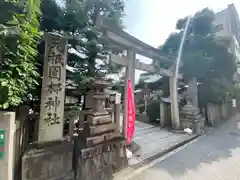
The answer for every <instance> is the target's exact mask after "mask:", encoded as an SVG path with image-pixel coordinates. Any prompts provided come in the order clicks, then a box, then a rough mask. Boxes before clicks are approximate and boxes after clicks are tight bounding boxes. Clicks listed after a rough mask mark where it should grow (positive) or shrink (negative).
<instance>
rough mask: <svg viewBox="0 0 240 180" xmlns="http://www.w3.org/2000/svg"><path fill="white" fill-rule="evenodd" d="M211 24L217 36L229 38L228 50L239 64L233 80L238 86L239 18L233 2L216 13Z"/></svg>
mask: <svg viewBox="0 0 240 180" xmlns="http://www.w3.org/2000/svg"><path fill="white" fill-rule="evenodd" d="M213 24H214V26H215V29H214V30H215V33H216V35H217V36H220V37H229V38H230V40H231V46H230V47H229V51H230V52H232V53H233V54H234V56H235V59H236V64H239V65H238V68H237V72H236V73H235V75H234V77H233V80H234V81H235V85H236V86H238V87H240V86H239V85H240V20H239V15H238V12H237V9H236V7H235V6H234V4H230V5H228V7H227V8H226V9H224V10H222V11H220V12H218V13H216V17H215V20H214V22H213Z"/></svg>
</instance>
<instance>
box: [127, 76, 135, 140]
mask: <svg viewBox="0 0 240 180" xmlns="http://www.w3.org/2000/svg"><path fill="white" fill-rule="evenodd" d="M127 86H128V91H127V93H128V99H127V102H128V103H127V142H128V144H130V143H131V141H132V137H133V134H134V131H135V119H136V113H135V104H134V96H133V89H132V84H131V81H130V80H128V84H127Z"/></svg>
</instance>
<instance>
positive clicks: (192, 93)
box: [187, 77, 198, 108]
mask: <svg viewBox="0 0 240 180" xmlns="http://www.w3.org/2000/svg"><path fill="white" fill-rule="evenodd" d="M187 93H188V96H189V98H190V99H191V101H192V105H194V106H195V107H196V108H198V87H197V79H196V78H195V77H194V78H192V79H191V81H190V82H189V83H188V90H187Z"/></svg>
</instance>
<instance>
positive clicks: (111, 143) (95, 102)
mask: <svg viewBox="0 0 240 180" xmlns="http://www.w3.org/2000/svg"><path fill="white" fill-rule="evenodd" d="M109 85H110V83H108V82H106V81H104V80H97V81H95V82H94V83H93V84H92V86H91V91H90V92H89V93H88V94H87V98H86V99H87V101H88V102H87V108H88V110H87V113H86V120H85V122H84V128H83V133H81V134H80V140H81V141H82V140H83V142H84V145H83V146H82V147H80V149H81V150H80V151H81V153H80V154H81V155H80V157H79V163H78V171H77V174H78V175H77V177H78V178H77V180H95V179H99V180H101V179H104V178H106V177H107V178H109V179H110V178H111V176H112V175H113V173H114V172H115V171H116V170H119V169H121V168H122V167H124V166H126V165H127V157H126V149H125V148H126V140H125V139H124V138H123V136H122V135H121V133H120V131H119V129H118V127H117V124H116V123H115V122H113V121H112V118H111V116H110V114H109V112H107V110H106V107H105V102H106V99H107V98H108V97H109V94H108V93H106V88H107V87H108V86H109ZM83 113H84V112H83ZM89 172H91V173H89ZM100 177H102V178H100Z"/></svg>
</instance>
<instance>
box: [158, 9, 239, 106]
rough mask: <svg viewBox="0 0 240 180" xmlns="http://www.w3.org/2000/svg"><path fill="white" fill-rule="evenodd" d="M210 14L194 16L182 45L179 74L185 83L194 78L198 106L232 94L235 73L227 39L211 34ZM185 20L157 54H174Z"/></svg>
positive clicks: (212, 30) (211, 17)
mask: <svg viewBox="0 0 240 180" xmlns="http://www.w3.org/2000/svg"><path fill="white" fill-rule="evenodd" d="M214 18H215V15H214V13H213V12H212V11H211V10H209V9H207V8H206V9H203V10H201V11H199V12H197V13H196V14H195V16H194V17H193V18H192V20H191V23H190V25H189V30H188V33H187V37H186V41H185V44H184V50H183V56H182V62H183V64H184V65H183V67H182V68H181V73H182V74H183V76H184V79H185V80H186V81H188V80H189V79H191V78H192V77H196V78H197V79H198V81H199V82H200V83H201V85H200V89H199V91H200V101H201V104H202V105H203V104H206V103H207V102H219V101H222V100H224V99H225V98H226V96H227V95H233V85H232V78H233V74H234V72H235V71H236V65H235V58H234V56H233V54H232V53H231V52H230V51H229V48H230V43H231V39H228V38H220V37H217V36H216V35H215V29H214V26H213V24H212V22H213V20H214ZM186 19H187V18H184V19H180V20H179V21H178V22H177V25H176V28H177V30H178V32H176V33H173V34H171V35H170V36H169V38H168V39H167V40H166V42H165V43H164V45H162V46H161V49H160V51H161V52H164V53H169V54H172V55H177V51H178V48H179V42H180V39H181V37H182V34H183V30H184V27H185V25H186Z"/></svg>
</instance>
